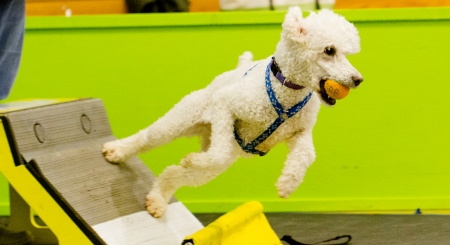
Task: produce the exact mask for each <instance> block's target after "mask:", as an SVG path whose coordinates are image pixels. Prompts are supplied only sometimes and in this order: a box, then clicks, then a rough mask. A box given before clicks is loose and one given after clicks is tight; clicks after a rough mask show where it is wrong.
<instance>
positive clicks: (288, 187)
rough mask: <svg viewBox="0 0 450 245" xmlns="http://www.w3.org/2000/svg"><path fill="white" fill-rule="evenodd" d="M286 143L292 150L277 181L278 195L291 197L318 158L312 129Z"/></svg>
mask: <svg viewBox="0 0 450 245" xmlns="http://www.w3.org/2000/svg"><path fill="white" fill-rule="evenodd" d="M286 143H287V146H288V148H289V151H290V152H289V154H288V157H287V160H286V162H285V163H284V168H283V171H282V174H281V176H280V177H279V178H278V181H277V183H276V186H277V190H278V195H279V196H280V197H282V198H287V197H289V195H290V194H292V192H294V191H295V190H296V189H297V187H298V186H299V185H300V183H301V182H302V181H303V178H304V177H305V173H306V170H307V169H308V167H309V166H310V165H311V164H312V163H313V162H314V160H315V158H316V153H315V150H314V145H313V141H312V132H311V131H307V132H305V131H303V132H301V133H298V134H296V135H295V136H294V137H292V138H290V139H288V140H287V141H286Z"/></svg>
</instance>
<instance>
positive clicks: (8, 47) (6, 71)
mask: <svg viewBox="0 0 450 245" xmlns="http://www.w3.org/2000/svg"><path fill="white" fill-rule="evenodd" d="M24 32H25V0H0V100H2V99H5V98H6V97H8V95H9V93H10V91H11V88H12V85H13V84H14V80H15V79H16V76H17V72H18V70H19V64H20V58H21V56H22V46H23V35H24Z"/></svg>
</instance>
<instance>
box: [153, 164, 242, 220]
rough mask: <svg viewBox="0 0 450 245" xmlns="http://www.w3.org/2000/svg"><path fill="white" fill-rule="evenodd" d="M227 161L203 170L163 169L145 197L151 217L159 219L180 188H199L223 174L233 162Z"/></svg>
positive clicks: (178, 166)
mask: <svg viewBox="0 0 450 245" xmlns="http://www.w3.org/2000/svg"><path fill="white" fill-rule="evenodd" d="M235 159H236V158H233V159H229V162H228V164H223V165H219V166H213V167H208V168H204V169H197V168H190V167H184V166H180V165H172V166H169V167H167V168H166V169H164V171H163V172H162V173H161V174H160V175H159V177H158V178H157V179H156V181H155V182H154V184H153V188H152V190H151V191H150V193H149V194H148V195H147V201H146V206H147V211H148V212H149V213H150V214H151V215H152V216H153V217H156V218H158V217H161V215H163V214H164V212H165V210H166V208H167V203H168V201H169V199H170V198H171V196H172V195H173V194H174V193H175V191H176V190H177V189H178V188H180V187H182V186H200V185H203V184H206V183H208V182H209V181H211V180H212V179H214V178H215V177H217V176H218V175H219V174H221V173H222V172H224V171H225V170H226V169H227V168H228V167H229V166H230V165H231V163H233V162H234V161H235Z"/></svg>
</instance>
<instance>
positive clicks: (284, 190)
mask: <svg viewBox="0 0 450 245" xmlns="http://www.w3.org/2000/svg"><path fill="white" fill-rule="evenodd" d="M299 184H300V182H299V181H298V180H296V179H295V177H294V176H285V175H282V176H280V178H278V181H277V183H276V187H277V191H278V196H279V197H281V198H288V197H289V196H290V195H291V194H292V193H293V192H294V191H295V190H296V189H297V187H298V185H299Z"/></svg>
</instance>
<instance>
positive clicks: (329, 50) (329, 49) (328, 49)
mask: <svg viewBox="0 0 450 245" xmlns="http://www.w3.org/2000/svg"><path fill="white" fill-rule="evenodd" d="M324 52H325V53H326V54H327V55H329V56H333V55H334V54H336V48H334V47H326V48H325V51H324Z"/></svg>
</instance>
